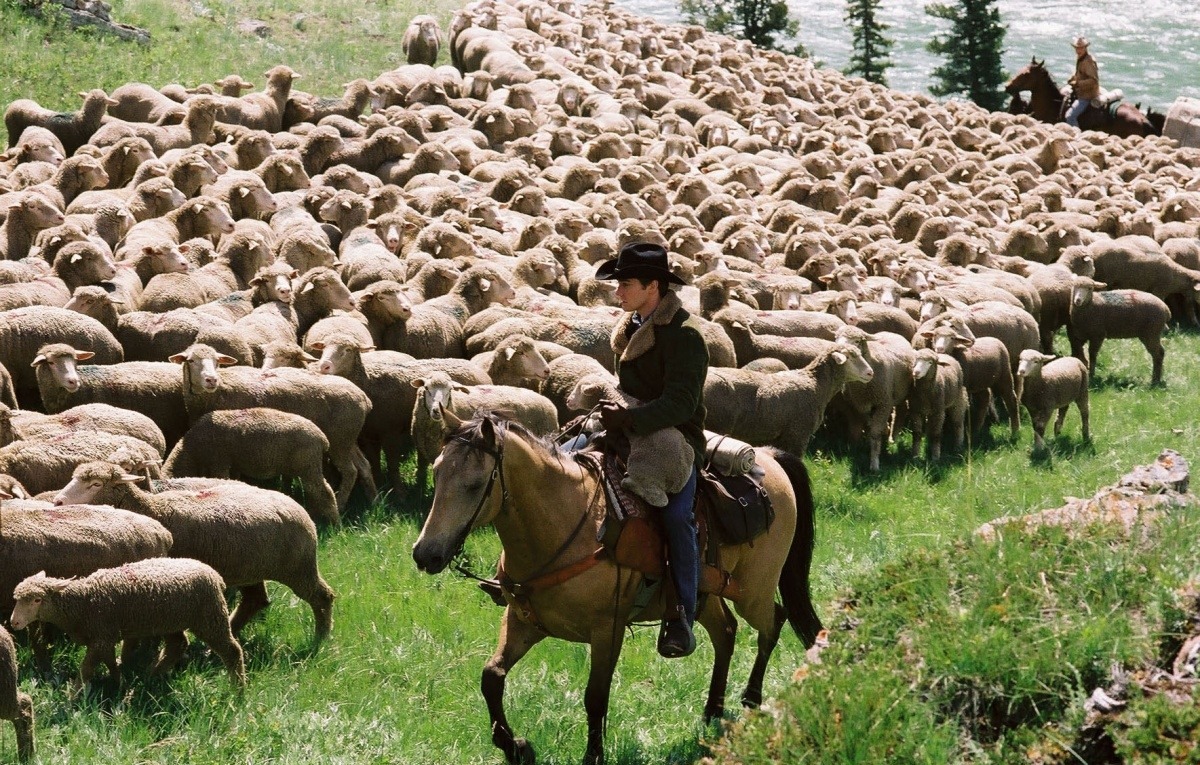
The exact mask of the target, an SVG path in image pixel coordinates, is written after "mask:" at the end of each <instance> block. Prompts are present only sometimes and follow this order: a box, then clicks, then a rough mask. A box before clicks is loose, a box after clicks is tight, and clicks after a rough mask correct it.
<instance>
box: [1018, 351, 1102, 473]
mask: <svg viewBox="0 0 1200 765" xmlns="http://www.w3.org/2000/svg"><path fill="white" fill-rule="evenodd" d="M1017 378H1018V384H1017V393H1018V395H1019V396H1020V398H1021V403H1022V404H1024V405H1025V408H1026V409H1027V410H1028V411H1029V419H1030V421H1031V422H1032V423H1033V437H1034V448H1035V449H1039V450H1040V449H1044V448H1045V446H1046V442H1045V434H1046V423H1048V422H1050V415H1052V414H1054V412H1055V410H1058V418H1057V419H1056V420H1055V421H1054V435H1055V436H1056V437H1057V436H1058V434H1059V433H1061V432H1062V426H1063V421H1064V420H1065V419H1066V418H1067V409H1069V408H1070V405H1071V404H1072V403H1073V404H1075V407H1076V408H1077V409H1078V410H1079V418H1080V419H1081V420H1082V421H1083V440H1084V441H1087V440H1089V439H1090V438H1091V435H1090V434H1089V432H1088V370H1087V366H1085V365H1084V363H1083V362H1082V361H1080V360H1079V359H1077V358H1074V357H1071V356H1066V357H1062V358H1055V357H1054V356H1051V355H1049V354H1045V353H1040V352H1038V351H1036V350H1033V349H1029V350H1025V351H1022V352H1021V359H1020V364H1019V366H1018V367H1017Z"/></svg>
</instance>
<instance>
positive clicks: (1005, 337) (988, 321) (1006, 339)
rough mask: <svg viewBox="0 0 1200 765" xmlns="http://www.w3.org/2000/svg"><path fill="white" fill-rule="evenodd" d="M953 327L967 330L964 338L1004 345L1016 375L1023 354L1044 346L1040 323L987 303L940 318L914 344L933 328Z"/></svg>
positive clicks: (1020, 312) (1012, 308)
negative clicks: (1042, 344) (992, 340)
mask: <svg viewBox="0 0 1200 765" xmlns="http://www.w3.org/2000/svg"><path fill="white" fill-rule="evenodd" d="M943 324H949V325H950V326H954V327H959V326H961V327H962V328H964V331H963V332H962V334H964V335H965V334H966V333H967V332H969V333H971V335H972V336H974V337H982V336H987V337H994V338H996V339H998V340H999V341H1000V342H1002V343H1004V347H1005V348H1006V349H1007V350H1008V357H1009V359H1010V360H1012V362H1013V367H1014V371H1015V368H1016V364H1017V360H1019V359H1020V357H1021V351H1023V350H1025V349H1026V348H1037V347H1039V345H1040V344H1041V332H1040V330H1039V328H1038V324H1037V322H1036V321H1035V320H1034V318H1033V317H1032V316H1030V315H1029V314H1028V313H1027V312H1026V311H1025V310H1024V309H1022V308H1017V307H1015V306H1011V305H1007V304H1004V303H996V302H994V301H990V300H988V301H984V302H982V303H976V304H974V305H971V306H966V307H964V308H959V309H954V310H951V311H947V312H946V313H944V314H939V315H938V316H936V317H935V318H934V319H933V321H932V323H930V322H926V323H925V324H922V325H921V327H920V328H919V329H918V331H917V334H916V335H914V336H913V344H914V345H920V344H921V343H922V342H924V335H923V333H924V332H925V331H927V330H929V329H931V328H932V327H936V326H941V325H943Z"/></svg>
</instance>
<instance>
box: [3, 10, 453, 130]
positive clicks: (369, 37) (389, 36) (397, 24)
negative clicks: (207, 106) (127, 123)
mask: <svg viewBox="0 0 1200 765" xmlns="http://www.w3.org/2000/svg"><path fill="white" fill-rule="evenodd" d="M112 4H113V11H112V17H113V19H114V20H115V21H118V22H122V23H127V24H133V25H135V26H139V27H142V28H143V29H146V30H148V31H149V32H150V34H151V43H150V44H149V45H137V44H134V43H129V42H124V41H122V40H120V39H117V38H116V37H113V36H110V35H104V34H100V33H98V32H96V31H94V30H91V29H87V28H84V29H80V30H76V31H74V32H72V31H70V30H69V29H68V28H67V27H66V24H65V22H63V21H56V20H54V19H53V18H51V19H48V20H37V19H34V18H32V17H31V16H30V15H29V14H28V13H26V12H25V10H23V9H22V8H21V7H20V6H19V4H18V1H17V0H0V51H3V52H4V66H3V68H2V70H0V104H2V105H7V104H8V103H10V102H11V101H14V100H16V99H18V98H32V99H34V100H35V101H37V102H38V103H39V104H41V105H42V106H45V107H46V108H48V109H56V110H61V111H74V110H75V109H78V108H79V105H80V99H79V96H78V95H77V94H78V93H79V92H80V91H86V90H90V89H92V88H104V89H106V90H109V91H111V90H112V89H114V88H116V87H117V86H119V85H122V84H124V83H126V82H146V83H149V84H151V85H154V86H155V87H161V86H162V85H165V84H167V83H172V82H178V83H182V84H184V85H188V86H193V85H197V84H199V83H202V82H212V81H214V80H216V79H219V78H221V77H224V76H225V75H227V74H235V73H236V74H241V75H242V76H243V77H245V78H246V79H247V80H249V81H251V82H253V83H255V85H257V86H258V87H260V88H261V87H262V85H263V77H262V73H263V72H265V71H266V70H267V69H270V68H271V67H272V66H275V65H276V64H287V65H288V66H290V67H292V69H294V70H296V71H297V72H299V73H300V75H301V78H300V79H299V80H298V81H297V82H296V87H297V88H298V89H302V90H305V91H308V92H310V93H316V94H318V95H322V96H340V95H341V94H342V91H343V88H342V85H344V84H345V83H347V82H349V81H350V80H353V79H355V78H357V77H365V78H367V79H374V78H375V77H376V76H377V75H378V74H379V73H380V72H383V71H386V70H388V69H394V68H395V67H397V66H399V65H401V64H403V63H404V56H403V54H402V53H401V50H400V39H401V37H402V36H403V35H404V30H405V28H406V27H407V26H408V22H409V20H410V19H411V18H412V17H413V16H415V15H417V14H421V13H428V14H432V15H434V16H435V17H437V18H438V20H439V21H440V22H441V24H442V27H443V28H446V27H447V26H448V23H449V18H450V14H451V13H452V12H453V11H454V10H455V9H456V8H458V7H460V6H461V5H462V3H461V2H457V1H456V0H432V1H431V2H416V1H415V0H391V1H390V2H389V0H365V1H359V0H322V2H320V3H314V2H308V1H307V0H249V1H248V2H228V1H227V0H112ZM242 19H260V20H262V21H265V22H267V24H268V25H270V28H271V30H272V32H271V35H270V36H268V37H267V38H265V39H260V38H258V37H256V36H254V35H252V34H245V33H241V32H238V31H237V28H236V26H237V22H238V21H239V20H242ZM441 58H442V59H444V60H448V58H449V54H448V53H447V52H446V51H443V52H442V55H441ZM0 138H3V140H4V141H5V145H7V135H6V134H5V132H4V130H3V128H2V127H0Z"/></svg>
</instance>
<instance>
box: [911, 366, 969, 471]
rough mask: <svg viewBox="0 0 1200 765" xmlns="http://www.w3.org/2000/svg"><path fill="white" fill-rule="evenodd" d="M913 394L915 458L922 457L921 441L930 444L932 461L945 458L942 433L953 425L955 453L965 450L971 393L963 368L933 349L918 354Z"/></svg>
mask: <svg viewBox="0 0 1200 765" xmlns="http://www.w3.org/2000/svg"><path fill="white" fill-rule="evenodd" d="M912 378H913V383H912V392H911V393H910V394H909V396H908V416H909V428H910V429H911V430H912V456H913V457H914V458H916V457H918V456H919V455H920V454H921V437H922V436H925V438H926V440H927V441H928V443H929V458H930V459H931V460H932V461H934V462H937V461H938V460H940V459H941V458H942V432H943V429H944V427H945V426H946V425H947V424H949V426H950V432H951V439H952V440H953V443H954V448H955V449H962V446H963V440H964V439H963V432H964V431H963V427H964V424H965V422H966V417H967V389H966V388H965V387H964V386H963V375H962V367H960V366H959V365H958V362H957V361H955V360H954V359H953V358H951V357H950V356H947V355H945V354H941V353H938V352H937V351H935V350H933V349H932V348H922V349H921V350H919V351H917V353H916V359H915V360H914V362H913V371H912Z"/></svg>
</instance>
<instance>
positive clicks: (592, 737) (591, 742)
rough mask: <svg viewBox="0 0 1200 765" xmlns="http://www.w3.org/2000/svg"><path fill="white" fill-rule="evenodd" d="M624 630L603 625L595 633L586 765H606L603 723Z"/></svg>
mask: <svg viewBox="0 0 1200 765" xmlns="http://www.w3.org/2000/svg"><path fill="white" fill-rule="evenodd" d="M624 640H625V630H624V629H623V627H622V625H621V624H614V623H612V622H608V623H607V624H606V623H603V622H602V623H600V624H599V625H597V626H596V627H595V628H594V630H593V632H592V641H591V649H592V651H591V653H592V657H591V658H592V666H591V669H590V671H589V672H588V682H587V690H585V691H584V693H583V708H584V710H585V711H586V712H587V724H588V742H587V751H586V752H585V753H584V755H583V765H604V720H605V718H606V717H608V697H609V693H610V692H611V691H612V679H613V672H615V671H616V668H617V659H618V658H620V656H621V644H622V643H623V642H624Z"/></svg>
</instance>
